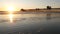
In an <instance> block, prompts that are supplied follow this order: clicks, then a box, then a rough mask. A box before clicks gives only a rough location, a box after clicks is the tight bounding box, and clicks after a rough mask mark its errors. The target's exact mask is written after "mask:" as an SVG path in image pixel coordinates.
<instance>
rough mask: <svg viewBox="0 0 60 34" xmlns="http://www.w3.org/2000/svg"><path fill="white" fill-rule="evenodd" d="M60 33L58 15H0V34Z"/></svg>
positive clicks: (59, 16)
mask: <svg viewBox="0 0 60 34" xmlns="http://www.w3.org/2000/svg"><path fill="white" fill-rule="evenodd" d="M57 33H60V14H59V13H41V14H11V15H0V34H57Z"/></svg>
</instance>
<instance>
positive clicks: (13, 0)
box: [0, 0, 60, 10]
mask: <svg viewBox="0 0 60 34" xmlns="http://www.w3.org/2000/svg"><path fill="white" fill-rule="evenodd" d="M47 5H49V6H52V7H60V0H0V10H6V8H7V7H9V6H13V7H15V8H16V9H17V10H19V9H21V8H24V9H32V8H45V7H46V6H47Z"/></svg>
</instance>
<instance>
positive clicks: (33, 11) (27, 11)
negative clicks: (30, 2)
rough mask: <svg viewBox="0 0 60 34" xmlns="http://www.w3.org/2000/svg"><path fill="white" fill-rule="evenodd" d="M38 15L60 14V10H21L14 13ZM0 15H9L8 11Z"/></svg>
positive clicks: (0, 12)
mask: <svg viewBox="0 0 60 34" xmlns="http://www.w3.org/2000/svg"><path fill="white" fill-rule="evenodd" d="M34 13H36V14H38V13H60V8H54V9H51V10H48V9H37V10H36V9H28V10H24V11H22V10H20V11H14V12H13V14H34ZM0 14H8V11H0Z"/></svg>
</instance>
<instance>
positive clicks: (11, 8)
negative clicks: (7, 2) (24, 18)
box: [7, 6, 15, 12]
mask: <svg viewBox="0 0 60 34" xmlns="http://www.w3.org/2000/svg"><path fill="white" fill-rule="evenodd" d="M7 10H8V11H10V12H11V11H15V8H14V7H13V6H9V7H7Z"/></svg>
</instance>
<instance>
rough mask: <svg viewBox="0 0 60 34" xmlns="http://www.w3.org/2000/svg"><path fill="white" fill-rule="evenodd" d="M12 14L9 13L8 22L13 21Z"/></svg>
mask: <svg viewBox="0 0 60 34" xmlns="http://www.w3.org/2000/svg"><path fill="white" fill-rule="evenodd" d="M13 16H14V15H13V14H9V18H10V22H11V23H13Z"/></svg>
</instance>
